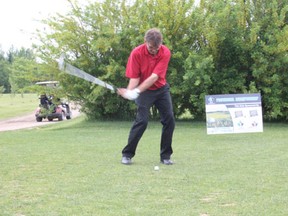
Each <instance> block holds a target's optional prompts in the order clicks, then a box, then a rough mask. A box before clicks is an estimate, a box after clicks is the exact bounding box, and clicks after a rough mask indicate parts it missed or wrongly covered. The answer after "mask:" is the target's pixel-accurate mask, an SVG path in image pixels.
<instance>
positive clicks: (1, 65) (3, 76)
mask: <svg viewBox="0 0 288 216" xmlns="http://www.w3.org/2000/svg"><path fill="white" fill-rule="evenodd" d="M0 87H1V90H0V93H7V92H9V91H10V84H9V71H8V62H7V61H6V59H5V56H4V52H3V51H1V50H0Z"/></svg>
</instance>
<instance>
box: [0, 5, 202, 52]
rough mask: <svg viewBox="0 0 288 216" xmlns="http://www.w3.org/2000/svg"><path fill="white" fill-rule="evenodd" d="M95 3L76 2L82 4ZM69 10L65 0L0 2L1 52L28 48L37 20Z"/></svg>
mask: <svg viewBox="0 0 288 216" xmlns="http://www.w3.org/2000/svg"><path fill="white" fill-rule="evenodd" d="M95 1H97V0H89V1H88V0H78V2H82V4H83V3H87V2H95ZM98 1H99V0H98ZM197 1H199V0H196V2H197ZM69 10H70V6H69V3H68V2H67V0H0V27H1V31H0V46H1V50H3V51H5V52H6V51H8V49H9V48H10V47H11V46H12V45H13V46H14V47H15V48H17V49H19V48H21V47H25V48H30V47H31V45H32V43H33V42H35V39H33V34H32V33H33V32H35V30H36V29H37V28H41V24H40V22H39V20H41V19H46V18H47V17H48V16H49V15H53V14H55V13H57V12H59V13H61V14H65V13H66V12H68V11H69Z"/></svg>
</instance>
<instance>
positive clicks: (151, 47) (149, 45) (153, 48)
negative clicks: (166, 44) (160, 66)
mask: <svg viewBox="0 0 288 216" xmlns="http://www.w3.org/2000/svg"><path fill="white" fill-rule="evenodd" d="M146 47H147V50H148V52H149V53H150V54H151V55H156V54H157V53H158V51H159V49H160V47H161V44H160V45H158V46H155V45H154V44H152V43H149V42H146Z"/></svg>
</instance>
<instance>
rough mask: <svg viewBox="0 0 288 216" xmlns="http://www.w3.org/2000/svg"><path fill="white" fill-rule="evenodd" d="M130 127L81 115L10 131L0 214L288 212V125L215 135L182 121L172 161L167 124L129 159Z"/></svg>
mask: <svg viewBox="0 0 288 216" xmlns="http://www.w3.org/2000/svg"><path fill="white" fill-rule="evenodd" d="M130 125H131V122H88V121H86V120H85V119H84V117H79V118H76V119H73V120H71V121H63V122H61V123H59V124H54V125H50V126H45V127H41V128H37V129H29V130H18V131H11V132H1V133H0V136H1V139H0V164H1V166H0V173H1V175H0V215H1V216H11V215H13V216H20V215H21V216H24V215H25V216H30V215H33V216H38V215H39V216H43V215H45V216H56V215H57V216H58V215H59V216H63V215H67V216H68V215H69V216H70V215H79V216H80V215H81V216H85V215H87V216H88V215H89V216H91V215H99V216H105V215H109V216H114V215H121V216H122V215H131V216H135V215H143V216H147V215H151V216H155V215H161V216H162V215H171V216H172V215H173V216H174V215H177V216H182V215H187V216H190V215H191V216H193V215H196V216H208V215H209V216H215V215H217V216H218V215H219V216H223V215H229V216H231V215H243V216H247V215H253V216H255V215H265V216H266V215H277V216H279V215H283V216H284V215H288V206H287V203H288V196H287V191H288V183H287V176H288V154H287V152H288V143H287V140H288V133H287V124H265V125H264V133H254V134H234V135H233V134H229V135H206V128H205V123H204V122H177V126H176V130H175V136H174V155H173V160H174V162H175V165H172V166H165V165H161V164H159V139H160V131H161V125H160V124H159V123H158V122H150V124H149V127H148V129H147V131H146V133H145V134H144V137H143V139H142V140H141V142H140V144H139V148H138V151H137V155H136V156H135V158H134V160H133V161H134V164H133V165H131V166H127V165H122V164H121V163H120V159H121V150H122V148H123V147H124V145H125V144H126V140H127V136H128V132H129V128H130ZM155 165H159V166H160V170H159V171H154V166H155Z"/></svg>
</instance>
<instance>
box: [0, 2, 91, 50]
mask: <svg viewBox="0 0 288 216" xmlns="http://www.w3.org/2000/svg"><path fill="white" fill-rule="evenodd" d="M81 1H85V0H80V1H79V2H81ZM86 2H87V1H86ZM69 10H70V6H69V3H68V2H67V0H2V1H1V2H0V27H1V31H0V46H1V50H3V51H4V52H6V51H8V50H9V48H10V47H11V46H12V45H13V46H14V47H15V48H17V49H19V48H21V47H25V48H30V47H31V45H32V43H33V42H34V40H35V39H33V33H34V32H35V31H36V29H37V28H40V29H41V26H42V24H41V23H40V20H41V19H46V18H47V17H49V15H53V14H55V13H57V12H59V13H61V14H65V13H66V12H68V11H69ZM42 27H43V26H42Z"/></svg>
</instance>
